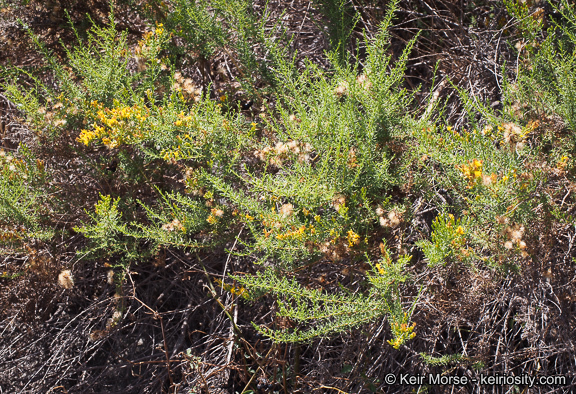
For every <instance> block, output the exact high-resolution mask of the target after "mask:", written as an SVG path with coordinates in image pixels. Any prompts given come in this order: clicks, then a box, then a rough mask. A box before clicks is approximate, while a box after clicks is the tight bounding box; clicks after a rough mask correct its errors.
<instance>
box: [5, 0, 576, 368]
mask: <svg viewBox="0 0 576 394" xmlns="http://www.w3.org/2000/svg"><path fill="white" fill-rule="evenodd" d="M321 4H322V5H323V7H324V11H325V14H326V16H327V17H329V18H330V19H331V20H332V24H331V30H330V33H329V34H330V37H331V41H332V51H331V52H329V53H328V54H327V56H328V61H329V67H328V68H323V67H320V66H318V65H315V64H312V63H311V62H310V61H308V62H305V67H297V65H296V63H295V60H294V59H295V58H294V56H293V53H291V52H290V50H289V49H288V45H287V43H288V40H287V39H286V37H285V35H283V34H281V32H282V30H281V29H280V28H279V27H278V26H275V27H274V28H273V29H269V28H267V27H266V26H269V22H270V21H268V20H266V12H264V17H263V18H259V16H258V15H256V14H255V12H254V10H252V9H251V7H250V3H249V2H247V1H244V0H236V1H232V2H228V1H220V0H218V1H189V0H177V1H175V2H174V12H170V13H167V12H164V11H166V10H164V11H163V8H162V7H163V6H162V4H159V3H151V7H152V8H154V7H156V10H155V11H154V12H159V13H160V14H162V13H163V12H164V14H163V18H162V23H156V24H155V25H154V27H153V28H152V29H151V30H150V31H149V32H147V33H146V34H144V36H143V37H142V40H141V41H139V42H138V44H137V45H136V46H135V47H133V48H132V47H130V45H128V42H127V35H126V33H123V32H118V31H117V26H116V25H115V22H114V17H113V15H111V16H110V23H109V24H108V25H106V26H103V27H97V26H93V28H92V29H91V30H90V31H89V32H88V33H87V38H86V40H81V39H80V38H79V37H80V34H79V33H78V32H76V36H77V37H78V44H77V45H76V46H75V47H74V48H71V49H70V48H69V49H66V54H67V59H66V60H65V61H64V62H63V63H61V62H60V61H58V60H57V59H56V57H54V56H52V55H51V54H50V53H49V52H48V51H47V50H46V48H45V47H44V46H43V45H42V44H41V43H40V42H39V40H38V39H37V38H35V37H34V36H33V38H34V40H35V42H36V43H37V44H38V47H39V49H40V51H41V52H42V53H43V54H44V56H45V59H46V61H47V63H48V64H49V67H50V69H51V71H52V72H53V77H54V83H53V84H50V85H48V84H44V83H42V82H41V81H40V79H39V78H37V77H36V76H35V75H33V74H32V73H29V72H27V71H25V70H20V73H21V74H20V75H21V76H26V77H27V78H28V80H29V81H30V80H31V81H32V82H33V83H34V88H26V87H25V86H24V85H22V84H20V83H19V81H18V80H16V79H13V80H11V81H9V83H7V84H6V86H4V88H5V90H6V92H7V94H8V96H9V98H10V99H11V100H12V101H14V102H15V103H17V104H18V106H19V108H20V110H21V112H22V114H23V116H24V117H25V121H26V122H27V124H28V126H29V128H30V129H31V131H33V133H34V135H35V137H36V138H37V139H38V141H39V142H45V143H46V144H53V145H52V146H56V143H55V141H56V140H57V139H58V138H61V139H66V138H67V140H66V141H67V143H66V146H65V147H63V148H61V149H60V150H55V153H54V155H55V156H57V155H58V154H61V153H62V152H63V151H65V152H66V154H67V155H69V156H71V157H74V159H76V160H78V161H81V162H82V163H83V164H84V165H85V171H86V173H87V174H88V176H90V177H93V179H94V180H95V182H96V183H98V184H99V185H107V186H106V190H107V191H106V193H102V194H100V200H99V201H98V202H96V203H95V208H94V211H91V210H88V211H86V216H85V217H84V218H83V219H81V220H79V221H78V222H77V223H76V224H77V226H76V227H75V230H76V231H77V232H79V233H81V234H83V235H84V237H85V238H86V239H87V240H88V241H89V245H88V246H87V248H85V249H84V251H83V252H82V255H81V256H82V257H95V256H105V257H107V258H109V259H115V261H120V262H121V264H120V265H121V266H122V267H123V268H128V266H129V264H132V263H137V262H142V261H146V260H148V259H150V258H151V257H152V256H154V255H156V254H157V253H158V252H159V251H160V250H162V249H163V248H179V249H183V250H194V249H198V248H207V249H209V250H212V249H216V248H218V247H222V245H224V244H226V243H227V242H228V241H232V240H234V241H237V242H238V244H239V245H240V246H241V247H240V248H238V250H236V251H235V252H234V253H235V254H237V255H242V256H245V257H246V258H247V260H249V261H252V262H254V264H255V267H254V270H255V271H256V274H253V275H252V274H246V275H241V276H240V275H236V276H234V277H233V279H234V280H236V281H237V282H238V283H239V284H240V285H241V286H242V287H237V286H236V285H230V284H228V283H225V281H226V280H225V279H224V281H223V282H220V284H221V288H222V289H224V290H228V291H229V292H231V293H232V294H233V295H234V296H241V297H249V298H251V299H252V300H257V299H258V297H261V296H263V295H265V294H266V295H271V296H273V298H274V300H275V302H276V305H277V310H278V316H279V317H281V318H283V319H285V320H286V321H288V322H289V323H290V324H289V326H290V328H282V327H278V326H258V327H257V329H258V330H259V331H260V332H262V333H263V334H265V335H267V336H269V337H270V338H271V339H272V340H274V341H277V342H300V341H310V340H312V339H314V338H316V337H325V336H328V335H333V334H336V333H341V332H345V331H347V330H351V329H353V328H356V327H358V326H360V325H362V324H364V323H369V322H371V321H373V320H375V319H377V318H380V317H382V316H386V318H387V320H388V322H389V323H390V329H391V333H392V337H391V339H390V340H389V341H388V343H389V344H390V345H392V346H393V347H394V348H396V349H398V348H399V347H400V346H402V345H403V344H405V343H407V341H408V340H409V339H411V338H413V337H414V335H415V333H414V324H413V323H412V315H413V313H414V311H415V308H416V306H417V299H418V297H417V295H415V294H413V292H414V291H413V290H412V289H413V286H410V285H409V283H408V282H410V280H409V279H410V277H409V275H408V274H407V271H408V270H417V269H420V268H419V267H418V265H411V258H412V256H411V255H410V254H408V253H407V252H406V248H405V247H404V246H405V245H401V243H402V241H401V240H400V241H399V242H400V245H399V246H398V248H397V251H395V252H394V253H392V252H391V251H390V250H389V249H388V248H387V247H386V239H392V237H394V239H401V238H402V237H401V236H399V234H403V233H404V232H405V231H406V230H407V227H408V223H411V222H410V220H411V219H413V218H414V217H415V215H418V214H419V212H416V208H415V205H416V204H413V203H414V201H415V200H426V201H430V203H431V204H432V205H433V206H434V210H435V211H436V212H439V214H437V215H436V218H435V219H434V220H433V221H432V224H431V230H432V231H431V234H429V237H428V234H427V233H425V231H422V232H420V229H419V230H418V232H420V234H421V235H420V237H421V239H420V241H418V242H417V243H416V246H418V247H420V248H421V249H422V251H423V252H424V255H425V257H426V259H427V261H428V265H429V266H432V267H434V266H440V265H453V264H457V263H460V262H463V263H465V264H466V267H467V268H468V269H475V268H477V267H485V266H490V267H498V268H508V267H510V266H514V265H519V264H520V263H521V262H522V261H523V260H522V259H527V258H529V256H530V252H531V251H530V248H528V246H527V242H526V240H527V239H528V238H529V237H530V236H532V237H533V236H534V234H530V226H531V225H532V224H534V223H535V222H537V221H538V220H540V219H539V218H538V214H537V213H536V212H537V211H538V210H539V209H540V208H539V207H541V206H546V207H549V206H550V205H551V202H550V201H552V200H553V198H552V197H547V195H548V192H547V191H546V192H545V187H544V185H545V184H546V182H548V179H549V178H550V177H553V176H555V175H556V174H559V173H563V174H564V173H567V172H569V171H573V165H574V163H573V160H572V159H571V157H570V154H571V153H573V145H572V146H568V143H567V142H566V139H567V138H573V137H559V136H557V135H546V133H548V134H553V133H550V132H543V131H542V128H541V126H540V125H541V123H544V122H545V121H546V120H550V119H551V117H552V116H558V117H560V118H561V119H562V120H563V122H564V123H565V125H566V128H568V129H570V130H573V129H574V124H575V123H574V122H576V118H575V117H574V116H575V115H574V108H573V106H574V100H573V94H574V93H573V92H574V88H575V87H576V86H575V84H576V82H575V80H574V78H575V75H576V72H575V70H574V56H573V54H574V44H575V41H574V39H573V38H574V33H573V25H574V20H575V18H574V10H573V8H572V7H571V6H569V5H568V4H567V3H566V4H564V6H565V8H564V9H562V15H563V17H564V18H565V19H566V20H567V21H568V23H567V24H562V25H561V24H559V23H558V24H557V25H556V27H555V28H556V29H557V30H556V31H561V32H562V34H560V35H559V38H555V36H554V34H552V33H553V31H550V32H549V35H548V37H547V38H546V39H544V40H543V41H542V42H537V41H538V40H540V39H541V33H542V32H541V31H540V29H541V24H540V22H539V21H538V20H534V16H533V15H531V14H529V13H528V11H527V9H526V8H525V7H524V6H521V5H518V4H519V3H518V4H517V3H512V2H510V3H508V6H509V10H510V12H511V13H513V14H514V15H516V16H517V17H518V18H521V19H522V23H521V24H520V29H521V31H522V34H523V39H524V40H531V41H534V42H535V43H534V44H531V47H530V48H529V50H528V51H527V52H526V53H528V54H529V55H527V58H526V59H525V60H526V62H527V66H526V67H523V68H522V69H521V74H520V77H519V79H518V81H517V82H516V83H515V84H513V83H511V82H510V81H504V82H503V86H504V87H505V88H506V91H505V92H504V93H505V99H504V109H503V110H502V111H497V110H495V109H493V108H491V107H490V106H487V105H486V104H484V103H481V102H478V100H476V99H475V98H473V97H470V95H469V94H468V93H466V92H465V91H461V92H460V93H461V98H462V100H463V102H464V104H465V106H466V109H467V111H468V113H469V116H470V118H471V119H474V120H472V121H471V125H472V127H471V128H470V129H469V130H466V129H461V130H455V129H453V128H452V127H451V126H446V125H442V124H432V123H430V122H429V121H428V120H426V119H431V118H434V117H433V116H432V115H431V114H429V113H426V114H425V116H423V117H422V118H421V119H424V120H417V118H416V117H415V116H414V113H412V112H411V111H410V108H411V106H412V103H413V100H412V94H410V93H408V92H407V91H406V90H405V89H403V79H404V74H405V67H406V62H407V60H408V58H409V54H410V51H411V49H412V46H413V45H414V42H415V41H414V40H412V41H410V42H409V43H408V45H407V46H406V48H405V50H404V51H403V53H402V54H401V56H400V57H399V59H398V60H397V61H393V60H392V56H391V55H390V53H389V52H390V51H389V48H388V45H389V33H388V29H389V28H390V25H391V21H392V17H393V12H394V7H395V6H396V4H397V2H392V5H391V6H390V8H389V10H388V13H387V15H386V17H385V18H384V21H383V22H382V23H381V25H380V26H379V29H378V32H377V33H376V34H375V36H374V38H373V39H371V40H367V43H366V56H365V58H363V59H362V63H361V64H360V63H359V62H356V63H354V62H353V61H352V60H350V59H352V58H353V56H348V54H347V53H346V50H345V49H346V45H347V42H348V40H349V37H350V34H351V30H352V29H353V27H354V24H355V21H356V18H357V17H356V16H354V15H352V13H351V10H349V9H347V8H346V3H345V2H342V1H332V2H330V1H323V2H321ZM279 32H280V33H279ZM274 34H276V35H278V36H279V37H280V38H279V39H276V40H274V39H273V37H274ZM174 37H177V39H175V40H172V38H174ZM180 41H182V42H183V43H182V44H181V46H178V45H176V44H174V42H180ZM536 44H538V45H536ZM187 50H191V51H194V54H193V55H194V56H192V57H193V58H194V59H195V60H196V61H198V62H199V63H200V64H201V66H202V67H200V69H201V70H202V71H201V73H203V75H202V79H203V80H202V86H196V85H195V83H194V82H193V80H192V79H191V78H187V77H185V76H184V75H183V74H184V71H183V70H182V69H181V67H182V58H183V57H184V52H185V51H187ZM219 53H220V54H222V53H225V54H226V56H229V58H230V62H232V63H233V67H234V69H235V70H236V71H237V73H238V80H239V81H240V82H241V85H242V87H243V88H245V89H246V91H247V92H249V95H250V96H251V97H252V98H254V99H257V100H258V107H259V110H255V111H254V112H252V113H248V112H244V113H242V111H240V110H239V108H238V107H237V106H236V105H235V104H236V103H233V102H231V99H230V97H229V96H228V94H229V93H231V92H221V91H214V90H213V88H212V86H210V84H209V83H208V80H209V78H208V76H209V75H210V70H209V64H210V63H209V60H210V57H214V56H216V54H219ZM263 53H266V56H264V55H263ZM207 66H208V68H206V67H207ZM519 102H525V103H527V106H528V107H529V108H528V110H527V111H520V110H519V107H518V103H519ZM519 112H521V114H519ZM438 118H440V117H438ZM478 119H479V120H478ZM439 123H440V122H439ZM540 134H544V136H542V135H540ZM47 137H50V138H47ZM538 141H544V142H545V144H543V146H541V147H539V146H538V144H537V143H536V142H538ZM19 152H21V153H19V154H21V156H22V157H21V158H16V156H13V155H11V154H7V153H4V154H3V156H2V157H1V158H0V160H1V162H0V164H1V165H2V169H1V170H2V174H3V177H2V179H1V180H0V191H1V192H2V194H0V221H1V222H2V225H3V226H4V227H3V228H7V229H8V230H6V231H12V233H10V234H16V235H10V236H7V235H3V240H5V239H8V238H9V237H16V238H18V237H23V235H20V234H21V233H24V232H25V233H26V234H28V235H26V236H27V237H32V238H36V237H40V236H44V235H43V234H44V233H42V231H45V230H42V229H44V228H46V227H48V226H44V225H43V220H45V218H44V216H48V215H46V213H45V211H49V210H50V207H51V204H50V202H48V201H46V198H45V195H46V194H47V193H46V191H49V190H51V189H50V182H51V180H50V176H49V175H46V174H44V172H43V169H42V165H41V164H39V163H40V162H36V161H35V158H34V155H33V154H31V153H30V154H27V153H26V151H25V150H24V148H22V149H21V150H20V151H19ZM102 162H112V163H116V164H115V168H114V170H110V171H108V170H103V169H102V167H103V166H102ZM52 175H53V174H52ZM94 194H96V193H94ZM61 198H62V197H61ZM93 198H95V196H91V197H89V198H88V197H86V201H82V202H81V203H79V204H82V205H80V206H82V207H84V206H85V205H86V204H87V201H90V204H89V205H92V204H94V200H92V199H93ZM52 204H53V205H58V200H57V199H55V201H54V202H53V203H52ZM547 209H548V208H547ZM449 212H451V213H452V214H449ZM546 212H547V214H549V215H551V216H553V217H555V218H561V219H562V220H563V221H564V222H569V221H570V218H571V216H570V215H569V213H568V212H567V211H565V210H563V209H562V206H561V205H560V207H558V206H556V207H552V208H551V209H548V210H547V211H546ZM18 226H21V227H18ZM20 228H23V229H24V230H20ZM244 230H246V231H244ZM3 231H4V230H3ZM6 231H4V233H3V234H8V233H7V232H6ZM240 234H242V236H240ZM235 237H236V239H235ZM382 237H384V242H383V243H382V245H381V247H380V248H378V247H377V245H378V243H379V242H380V240H381V239H382ZM10 239H12V238H10ZM378 249H379V251H380V254H378ZM376 261H377V263H373V262H376ZM327 263H338V264H341V265H343V266H345V269H346V271H347V272H353V271H354V272H356V273H357V272H362V275H363V276H362V279H363V280H362V281H360V282H358V281H356V282H353V284H347V285H344V284H342V283H336V284H333V285H332V286H331V287H330V286H327V287H326V288H313V287H311V286H309V285H304V284H303V283H304V281H303V280H302V277H301V276H298V274H297V272H300V271H301V270H303V269H304V267H305V268H306V269H309V270H310V271H311V272H313V271H314V269H315V267H317V266H318V265H320V264H327ZM362 263H364V264H367V265H368V266H370V267H371V268H370V269H368V270H363V271H355V270H356V267H357V266H358V265H359V264H362ZM446 360H448V359H446ZM444 361H445V360H444V359H440V360H436V361H434V360H433V359H428V362H429V363H431V364H433V363H435V362H436V363H438V364H442V363H443V362H444ZM446 362H448V361H446Z"/></svg>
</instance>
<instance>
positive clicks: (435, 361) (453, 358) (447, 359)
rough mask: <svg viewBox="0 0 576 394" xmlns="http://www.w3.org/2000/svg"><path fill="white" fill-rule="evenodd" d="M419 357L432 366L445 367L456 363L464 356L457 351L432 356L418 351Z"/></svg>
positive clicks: (463, 358)
mask: <svg viewBox="0 0 576 394" xmlns="http://www.w3.org/2000/svg"><path fill="white" fill-rule="evenodd" d="M420 357H422V360H424V362H425V363H426V364H428V365H430V366H432V367H445V366H447V365H450V364H458V363H460V362H461V361H463V360H465V359H466V358H465V357H464V356H462V355H461V354H459V353H456V354H445V355H443V356H440V357H433V356H430V355H428V354H426V353H420Z"/></svg>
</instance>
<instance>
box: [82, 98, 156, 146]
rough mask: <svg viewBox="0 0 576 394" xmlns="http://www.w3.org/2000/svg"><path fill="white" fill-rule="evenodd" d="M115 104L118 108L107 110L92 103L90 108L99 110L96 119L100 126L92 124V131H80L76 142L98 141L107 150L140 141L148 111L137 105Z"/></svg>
mask: <svg viewBox="0 0 576 394" xmlns="http://www.w3.org/2000/svg"><path fill="white" fill-rule="evenodd" d="M115 104H117V105H118V107H114V108H112V109H109V108H102V105H101V104H99V103H97V102H95V101H93V102H92V106H93V107H96V108H99V110H98V112H97V113H96V117H97V119H98V120H99V122H100V123H101V125H98V124H96V123H94V124H93V125H92V127H93V130H82V131H81V132H80V135H79V136H78V138H77V139H76V140H77V141H78V142H81V143H83V144H84V145H89V144H90V142H92V141H93V140H100V141H102V143H103V144H104V145H106V146H107V147H108V148H116V147H118V146H120V145H122V144H123V143H130V142H132V141H134V140H140V139H142V138H143V137H144V132H143V130H144V129H145V127H143V126H144V123H145V122H146V120H147V119H148V117H149V116H150V113H149V109H148V108H146V107H141V106H139V105H137V104H135V105H133V106H131V107H128V106H120V105H119V103H115Z"/></svg>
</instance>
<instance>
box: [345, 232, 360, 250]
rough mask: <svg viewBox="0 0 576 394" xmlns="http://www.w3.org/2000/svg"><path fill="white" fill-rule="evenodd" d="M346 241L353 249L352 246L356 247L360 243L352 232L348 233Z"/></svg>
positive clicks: (358, 237)
mask: <svg viewBox="0 0 576 394" xmlns="http://www.w3.org/2000/svg"><path fill="white" fill-rule="evenodd" d="M346 239H347V240H348V246H349V247H353V246H354V245H358V244H359V243H360V236H359V235H358V234H356V233H355V232H354V231H352V230H350V231H348V236H347V237H346Z"/></svg>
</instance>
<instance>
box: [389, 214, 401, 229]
mask: <svg viewBox="0 0 576 394" xmlns="http://www.w3.org/2000/svg"><path fill="white" fill-rule="evenodd" d="M388 220H389V222H390V227H396V226H398V225H399V224H400V222H401V221H402V216H401V215H400V213H398V212H396V211H390V212H388Z"/></svg>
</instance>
